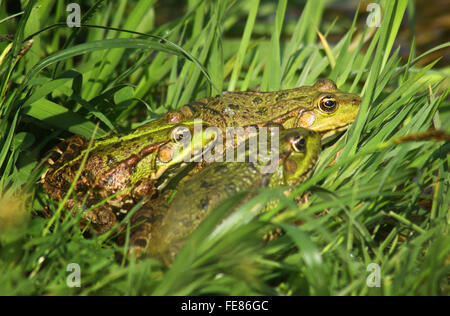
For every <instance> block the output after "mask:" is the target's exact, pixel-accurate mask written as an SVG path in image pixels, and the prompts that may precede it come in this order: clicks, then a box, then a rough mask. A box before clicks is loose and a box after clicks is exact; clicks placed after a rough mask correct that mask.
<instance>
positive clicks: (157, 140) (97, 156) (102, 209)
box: [42, 115, 215, 233]
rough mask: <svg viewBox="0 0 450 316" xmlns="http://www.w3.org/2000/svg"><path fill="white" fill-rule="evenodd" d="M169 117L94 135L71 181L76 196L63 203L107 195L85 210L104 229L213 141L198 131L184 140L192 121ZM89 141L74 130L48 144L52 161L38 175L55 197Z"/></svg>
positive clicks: (58, 197) (68, 182)
mask: <svg viewBox="0 0 450 316" xmlns="http://www.w3.org/2000/svg"><path fill="white" fill-rule="evenodd" d="M168 117H172V116H171V115H166V116H165V117H164V118H162V119H160V120H159V121H158V120H157V121H153V122H151V123H150V124H147V125H145V126H143V127H141V128H138V129H136V130H134V131H132V132H129V133H124V134H116V135H113V136H110V137H106V138H102V139H99V140H96V141H94V142H93V145H92V148H91V149H90V151H89V154H88V157H87V160H86V163H85V165H84V168H83V169H82V171H81V174H80V177H79V179H78V181H77V183H76V185H75V187H74V193H75V197H70V198H69V199H68V201H67V204H66V207H67V208H69V209H70V208H72V207H73V206H74V204H75V201H76V202H78V205H79V206H80V205H81V203H82V201H86V206H87V207H91V206H93V205H95V204H97V203H100V202H102V201H105V202H104V204H102V205H101V206H99V207H97V208H96V209H95V210H93V211H92V212H89V213H88V214H86V218H87V219H88V220H90V221H91V222H92V224H93V227H94V230H95V231H96V232H98V233H103V232H106V231H107V230H109V229H110V228H111V227H112V226H113V225H114V224H115V223H116V220H117V217H118V216H121V215H122V214H126V212H127V211H128V210H129V209H130V208H131V207H132V206H134V204H135V203H136V202H137V201H139V200H141V199H142V198H144V197H145V198H151V197H152V196H153V195H154V194H155V193H156V192H157V188H156V183H157V180H158V179H159V178H160V177H161V176H162V175H163V174H164V172H165V171H166V170H167V169H168V168H170V167H171V166H174V165H176V164H179V163H181V162H183V161H185V159H189V158H186V157H191V158H192V159H194V158H195V155H194V154H193V153H194V152H198V153H201V150H202V149H203V148H204V147H207V146H208V145H209V144H212V143H213V141H214V137H215V135H213V134H206V133H203V132H202V131H200V132H202V133H201V135H202V137H201V138H197V139H195V140H194V138H192V139H191V144H190V146H186V145H184V146H182V145H183V143H182V142H181V139H182V138H183V136H184V135H185V133H191V135H192V134H193V132H194V131H193V128H194V122H193V121H185V122H183V123H182V124H180V123H178V121H175V123H174V122H170V123H168V122H167V118H168ZM163 123H164V124H163ZM194 141H195V142H196V143H194ZM88 143H89V142H88V141H87V140H86V139H85V138H84V137H82V136H79V135H76V136H73V137H71V138H69V139H68V140H66V141H64V142H62V143H61V144H60V145H58V146H57V147H56V148H54V149H53V150H52V156H51V157H50V159H49V162H50V164H51V166H50V168H49V169H48V170H47V172H46V173H45V174H44V175H43V176H42V184H43V187H44V190H45V191H46V192H47V193H48V194H49V195H50V196H51V197H52V198H53V199H55V200H57V201H62V200H63V199H64V197H65V195H66V194H67V192H68V190H69V188H70V186H71V184H72V182H73V181H74V179H75V175H76V173H77V171H78V170H79V168H80V166H81V162H82V159H83V157H84V156H85V154H86V152H87V148H88ZM191 154H192V155H191Z"/></svg>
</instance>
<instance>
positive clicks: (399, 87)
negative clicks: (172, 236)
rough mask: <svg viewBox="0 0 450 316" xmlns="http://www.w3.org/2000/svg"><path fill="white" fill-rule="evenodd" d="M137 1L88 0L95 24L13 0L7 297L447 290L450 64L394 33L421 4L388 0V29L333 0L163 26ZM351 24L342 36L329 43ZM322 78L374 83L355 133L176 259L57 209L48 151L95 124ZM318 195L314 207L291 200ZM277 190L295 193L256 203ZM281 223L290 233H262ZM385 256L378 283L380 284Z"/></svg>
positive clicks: (236, 7)
mask: <svg viewBox="0 0 450 316" xmlns="http://www.w3.org/2000/svg"><path fill="white" fill-rule="evenodd" d="M131 2H132V3H133V4H131ZM131 2H130V1H114V2H112V1H111V2H107V1H100V0H99V1H81V2H80V3H81V8H82V13H83V17H82V24H83V25H89V26H85V27H82V28H79V29H78V28H68V27H66V26H65V25H64V23H62V22H64V21H65V19H66V15H67V14H68V12H66V11H65V4H64V3H65V2H64V1H62V0H57V1H38V2H37V3H36V2H35V1H28V2H27V1H22V4H23V9H24V10H23V13H22V14H21V15H20V18H19V17H11V18H10V19H8V15H7V14H6V7H5V5H4V3H0V13H1V14H0V17H1V22H0V33H1V34H10V33H12V34H14V37H13V38H12V40H11V41H3V42H0V52H3V55H1V56H2V59H1V64H0V76H1V80H0V93H1V95H0V138H1V141H0V144H1V145H0V175H1V178H0V192H3V194H2V199H1V205H0V271H2V273H1V274H0V294H2V295H65V294H67V295H104V294H112V295H142V294H145V295H205V294H224V295H278V294H282V295H448V291H449V274H450V267H449V264H448V263H449V260H450V257H449V251H450V235H449V221H450V212H449V205H450V194H449V189H450V188H449V185H450V183H449V179H450V177H449V155H448V152H449V148H450V144H449V141H448V133H449V132H450V130H449V126H450V111H449V109H450V105H449V102H448V93H449V82H448V79H447V81H445V78H447V77H448V75H449V68H448V67H447V68H433V66H434V63H432V64H430V65H427V66H422V67H419V66H417V62H418V61H420V60H421V57H423V56H417V54H416V52H415V49H411V51H410V54H409V58H408V59H407V61H404V60H402V59H401V58H400V56H399V50H398V48H397V47H396V46H395V39H396V38H397V36H398V30H399V27H400V24H401V21H402V20H403V18H404V15H405V14H406V11H407V9H408V11H409V12H415V10H414V3H413V2H412V1H407V0H397V1H381V2H380V4H381V5H382V7H383V10H382V11H383V18H382V22H381V25H380V27H379V28H374V29H372V28H368V27H367V26H366V25H365V24H364V23H361V21H363V22H364V20H365V18H366V12H365V10H364V8H362V10H361V11H360V16H357V14H356V12H357V10H356V9H357V8H356V7H355V17H354V19H353V21H352V20H348V21H345V19H344V18H343V19H342V20H339V19H337V21H333V20H330V19H329V17H327V16H325V15H324V12H325V11H324V10H325V9H326V8H327V5H328V3H327V2H326V1H322V0H315V1H306V2H303V1H297V2H300V3H297V2H296V1H291V2H289V3H288V1H286V0H280V1H279V2H278V3H275V2H271V1H259V0H252V1H196V0H190V1H187V3H186V10H185V12H184V13H183V14H182V15H180V16H179V17H176V18H173V19H172V18H170V19H168V20H167V21H166V22H164V23H162V24H161V22H158V19H157V15H158V13H159V12H160V11H159V10H162V9H161V8H160V7H159V2H156V1H143V0H142V1H138V0H136V1H131ZM300 9H302V13H301V15H300V17H299V18H295V20H292V18H288V13H289V10H291V12H292V11H293V10H296V11H295V12H300ZM408 21H409V23H414V19H411V18H410V19H409V20H408ZM105 25H107V26H108V27H109V29H108V28H106V29H105V28H99V27H94V26H105ZM49 27H50V28H49ZM113 27H114V28H119V29H121V30H122V31H116V30H114V29H112V28H113ZM410 27H412V26H411V25H410ZM336 28H339V29H341V30H343V31H342V32H340V33H339V34H338V35H339V38H340V40H338V41H337V42H329V40H328V38H329V36H331V35H335V34H336V33H337V31H335V29H336ZM40 30H43V31H42V32H41V31H40ZM123 30H130V31H133V32H139V33H145V34H151V35H152V36H143V35H139V34H136V33H134V34H133V33H129V32H125V31H123ZM235 30H238V31H237V32H238V34H239V36H238V38H237V39H234V38H230V36H227V34H232V33H233V32H236V31H235ZM162 38H164V40H162ZM30 40H33V43H32V45H31V43H30V42H29V41H30ZM412 41H414V38H412ZM27 45H28V46H27ZM30 45H31V46H30ZM24 46H26V47H28V49H27V51H26V52H25V51H24V50H23V48H24ZM448 46H450V43H443V44H442V45H440V47H437V48H434V49H432V50H431V51H434V50H437V49H439V48H442V47H448ZM412 47H413V48H414V45H412ZM425 55H427V54H425ZM320 77H326V78H330V79H332V80H334V81H335V82H337V84H338V87H339V88H340V89H341V90H344V91H351V92H355V93H358V94H360V95H361V96H362V98H363V103H362V105H361V110H360V113H359V115H358V117H357V120H356V121H355V123H354V124H353V125H352V127H351V128H350V129H349V131H348V132H347V133H346V134H345V135H344V136H343V137H342V138H341V139H339V140H338V141H336V142H334V143H330V144H327V145H326V148H324V151H323V153H322V155H321V158H320V161H319V164H318V166H317V168H316V171H315V172H314V175H313V176H312V177H311V179H310V180H308V181H307V182H305V183H303V184H301V185H299V186H298V187H297V188H295V190H294V192H293V193H292V195H291V196H289V197H285V196H284V195H283V194H282V192H283V190H281V189H280V188H275V189H266V190H262V191H261V193H260V194H259V195H258V196H256V197H255V198H253V199H252V200H250V201H249V202H247V203H246V204H244V205H243V206H241V207H240V208H239V209H238V210H237V211H236V212H235V213H233V215H232V216H229V217H226V214H227V210H228V209H229V208H230V207H232V206H233V205H235V204H236V203H238V201H239V199H240V198H242V197H241V196H236V197H232V198H230V199H229V200H227V201H226V202H225V203H224V204H223V205H221V206H219V207H218V208H217V209H216V210H215V212H213V213H212V214H211V215H210V216H209V217H208V218H207V219H206V221H205V222H204V223H203V224H202V225H201V226H200V227H199V229H197V230H196V231H195V233H194V234H193V235H192V237H191V238H190V239H189V241H188V243H187V244H186V245H185V247H184V248H183V249H182V251H181V252H180V254H179V255H178V257H177V260H176V261H175V262H174V264H173V266H172V267H171V268H165V267H164V266H163V265H162V264H161V263H160V262H158V261H156V260H154V259H145V260H140V261H137V262H129V263H126V262H125V261H124V260H121V259H120V258H119V259H118V256H117V254H120V253H123V251H124V249H122V248H120V247H119V246H117V245H115V244H114V243H113V242H112V241H111V240H110V236H93V237H90V238H86V237H85V236H84V235H83V232H82V231H81V229H80V228H79V216H80V215H79V214H78V215H77V216H65V217H64V219H61V218H59V216H58V217H57V218H52V219H48V218H44V217H43V216H42V215H41V214H42V209H43V207H44V206H45V205H50V207H53V208H54V209H55V210H56V209H58V205H57V204H55V203H52V201H50V199H49V197H48V196H46V194H45V193H44V192H43V191H42V188H41V187H40V185H39V184H38V179H39V176H40V174H41V173H42V171H43V168H42V165H41V163H40V162H41V159H42V157H43V152H45V150H48V149H49V148H50V147H51V146H52V145H54V144H56V143H57V142H58V141H59V140H61V139H63V138H65V137H68V136H70V135H71V134H73V133H76V134H81V135H84V136H86V137H88V138H89V137H91V135H92V134H93V132H94V130H95V128H96V126H98V130H97V132H96V134H95V135H96V137H100V136H103V135H106V134H108V133H110V132H117V131H125V130H129V129H131V128H135V127H136V126H139V125H141V124H142V123H144V122H146V121H149V120H151V119H153V118H155V117H157V116H158V115H160V114H162V113H165V112H166V111H167V110H170V109H176V108H178V107H180V106H181V105H183V104H185V103H187V102H189V101H191V100H195V99H197V98H200V97H204V96H207V95H210V94H211V93H212V94H215V93H218V92H220V91H222V90H226V89H229V90H234V89H238V90H245V89H254V88H257V87H260V89H261V90H263V91H274V90H279V89H287V88H293V87H297V86H300V85H310V84H313V83H314V82H315V81H316V79H317V78H320ZM434 129H436V130H443V131H445V132H446V133H447V134H446V135H447V136H445V135H443V134H439V133H436V132H434V133H433V132H432V130H434ZM446 137H447V138H446ZM338 153H339V155H338V156H337V157H338V158H337V159H335V157H336V154H338ZM331 162H334V164H333V165H332V166H329V165H330V163H331ZM306 192H310V193H311V194H310V197H309V199H308V201H307V202H306V203H305V204H303V205H301V206H298V205H297V204H296V203H294V202H293V197H294V196H298V195H300V194H302V193H306ZM273 197H279V198H280V204H279V205H278V206H277V207H275V208H273V209H272V210H270V211H268V212H266V213H264V214H262V215H257V214H258V212H256V211H257V210H258V209H261V208H262V206H263V205H264V203H265V202H267V201H268V200H270V199H273ZM58 214H60V213H59V212H57V215H58ZM63 214H67V213H66V211H64V212H63ZM57 215H55V216H57ZM224 218H226V220H223V219H224ZM50 221H52V222H53V221H54V226H53V228H52V229H51V230H50V231H48V230H47V229H46V227H47V226H48V225H49V222H50ZM294 221H297V222H301V223H302V224H301V225H294V224H292V223H293V222H294ZM275 227H281V228H283V230H284V231H285V234H284V235H283V236H282V237H280V238H278V239H276V240H274V241H272V242H269V243H265V242H263V241H262V239H261V237H262V236H263V235H264V234H265V233H267V232H268V231H270V230H272V229H274V228H275ZM69 263H77V264H79V265H80V267H81V287H80V288H78V287H74V288H70V287H68V286H67V285H66V279H67V277H68V276H69V275H70V272H68V271H67V265H68V264H69ZM372 263H375V264H378V265H379V267H380V272H381V278H380V287H369V286H367V283H366V281H367V278H368V277H369V275H370V273H371V272H373V270H371V269H370V266H369V265H370V264H372ZM368 267H369V270H368Z"/></svg>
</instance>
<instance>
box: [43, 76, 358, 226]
mask: <svg viewBox="0 0 450 316" xmlns="http://www.w3.org/2000/svg"><path fill="white" fill-rule="evenodd" d="M360 103H361V99H360V98H359V96H357V95H355V94H351V93H345V92H342V91H339V90H338V89H337V87H336V85H335V84H334V82H333V81H331V80H327V79H320V80H318V81H317V82H316V83H315V84H314V85H313V86H305V87H299V88H295V89H290V90H284V91H277V92H257V91H246V92H225V93H224V94H222V95H220V96H216V97H212V98H205V99H200V100H198V101H194V102H192V103H190V104H189V105H186V106H184V107H182V108H180V109H179V110H176V111H170V112H168V113H167V114H166V115H164V116H163V117H161V118H159V119H157V120H154V121H152V122H150V123H148V124H146V125H143V126H142V127H139V128H137V129H135V130H134V131H131V132H129V133H125V134H116V135H112V136H109V137H106V138H103V139H100V140H96V141H95V142H94V144H93V146H92V148H91V152H90V153H89V157H88V159H87V162H86V165H85V167H84V168H83V170H82V173H81V177H80V179H79V180H78V181H77V184H76V186H75V188H74V192H75V196H76V200H78V201H80V200H81V197H83V196H87V200H88V205H93V204H95V203H97V202H100V201H103V200H104V199H106V198H109V200H108V201H107V202H106V204H104V207H100V208H97V210H96V211H95V212H90V213H89V216H88V217H89V219H90V220H91V221H92V223H93V224H94V226H95V227H96V230H97V231H106V230H108V229H109V228H110V227H111V226H112V225H113V224H114V223H115V221H116V217H117V215H119V214H122V213H124V212H126V211H127V210H128V209H129V208H130V207H131V206H132V205H134V203H135V202H136V201H137V200H139V199H140V198H142V197H144V196H145V197H147V198H150V197H151V196H153V195H154V194H155V193H156V192H157V191H158V189H161V188H162V187H163V185H162V186H156V184H157V183H158V182H159V180H160V179H159V178H160V177H163V178H164V177H165V176H166V175H168V174H169V173H168V172H167V170H168V169H169V168H173V169H175V167H176V166H178V165H179V162H180V161H181V160H186V157H187V156H189V155H191V156H192V157H193V158H196V155H192V153H193V152H195V151H197V152H200V153H201V152H202V150H203V148H207V147H208V146H206V145H207V144H211V143H212V141H211V139H212V138H214V137H217V135H216V134H215V133H214V132H213V131H211V133H210V131H208V133H205V137H204V138H202V139H203V140H201V141H200V143H199V142H198V140H197V141H196V140H195V139H192V143H193V145H192V147H191V150H190V151H189V150H188V151H185V152H184V153H182V154H179V155H177V158H174V157H173V154H172V147H173V146H174V144H173V140H172V139H171V137H172V134H173V133H172V130H173V129H174V128H176V127H177V126H178V125H183V124H185V125H187V126H188V128H191V129H192V125H193V120H194V119H201V121H202V124H203V125H204V126H205V127H207V126H215V127H218V128H219V129H222V130H225V129H226V128H227V127H262V126H267V125H269V124H280V125H281V126H282V127H284V128H293V127H305V128H308V129H312V130H315V131H319V132H321V133H322V135H330V134H334V133H336V132H337V131H339V130H342V129H345V128H346V127H347V126H348V125H349V124H350V123H351V122H353V120H354V119H355V117H356V115H357V112H358V110H359V105H360ZM213 134H214V136H212V135H213ZM223 135H225V134H223ZM175 138H176V137H175ZM87 145H88V141H87V140H86V139H84V138H83V137H81V136H73V137H71V138H69V139H68V140H66V141H64V142H63V143H61V144H60V145H59V146H57V147H56V148H55V150H53V155H52V156H51V157H50V159H49V162H50V164H51V167H50V168H49V170H48V171H47V172H46V173H45V175H44V176H43V177H42V183H43V186H44V189H45V191H46V192H47V193H48V194H49V195H50V196H51V197H52V198H54V199H55V200H58V201H61V200H62V199H63V198H64V196H65V195H66V193H67V191H68V190H69V187H70V184H71V183H72V182H73V179H74V178H75V174H76V172H77V170H78V168H79V166H80V163H81V160H82V157H83V155H84V154H85V152H86V150H87ZM193 160H196V159H193ZM197 170H201V167H200V168H198V169H197ZM174 173H175V174H176V173H177V171H176V170H175V172H174ZM164 183H167V181H166V182H164ZM111 195H114V196H113V197H111ZM74 200H75V199H74V198H70V199H69V200H68V203H67V207H69V208H70V207H71V206H73V205H74ZM111 209H113V210H111Z"/></svg>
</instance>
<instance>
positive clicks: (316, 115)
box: [274, 79, 361, 138]
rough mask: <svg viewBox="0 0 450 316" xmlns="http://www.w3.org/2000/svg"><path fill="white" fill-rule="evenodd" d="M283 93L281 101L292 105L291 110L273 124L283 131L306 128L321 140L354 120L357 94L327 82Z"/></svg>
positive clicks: (322, 80) (317, 82) (357, 104)
mask: <svg viewBox="0 0 450 316" xmlns="http://www.w3.org/2000/svg"><path fill="white" fill-rule="evenodd" d="M284 94H285V95H286V96H287V97H286V99H285V100H283V101H282V102H283V103H287V104H291V103H292V104H293V105H290V107H291V108H294V109H293V110H290V111H289V112H287V113H285V114H283V115H282V116H279V117H277V118H276V119H275V120H274V122H276V123H279V124H282V125H283V127H284V128H294V127H304V128H308V129H311V130H314V131H317V132H320V133H321V134H322V137H323V138H324V137H327V136H330V135H333V134H335V133H337V132H339V131H341V130H344V129H346V128H347V127H348V125H350V124H351V123H352V122H353V121H354V120H355V118H356V115H357V114H358V111H359V106H360V104H361V98H360V97H359V96H358V95H357V94H354V93H347V92H343V91H340V90H339V89H338V88H337V86H336V84H335V83H334V82H333V81H331V80H329V79H319V80H317V81H316V83H315V84H314V85H313V86H304V87H299V88H295V89H291V90H286V92H284ZM277 106H279V105H277ZM282 107H286V106H282Z"/></svg>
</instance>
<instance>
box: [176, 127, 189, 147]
mask: <svg viewBox="0 0 450 316" xmlns="http://www.w3.org/2000/svg"><path fill="white" fill-rule="evenodd" d="M190 136H191V131H190V130H189V128H187V127H186V126H177V127H175V128H174V129H173V130H172V135H171V138H172V141H174V142H175V143H179V142H181V141H185V140H186V139H189V138H190Z"/></svg>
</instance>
